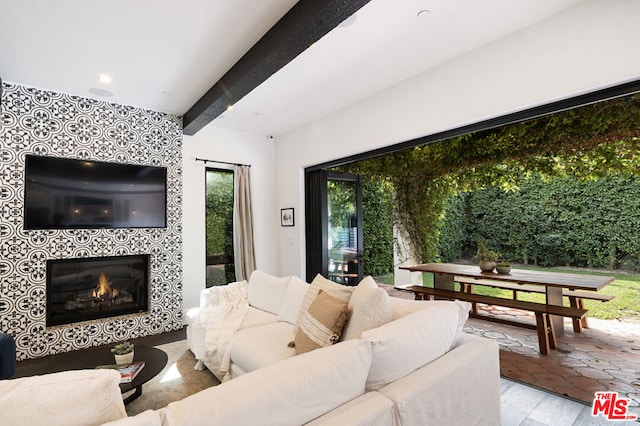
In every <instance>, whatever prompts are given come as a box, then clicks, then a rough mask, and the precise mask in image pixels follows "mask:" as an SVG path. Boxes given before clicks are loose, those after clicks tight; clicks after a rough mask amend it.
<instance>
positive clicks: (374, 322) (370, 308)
mask: <svg viewBox="0 0 640 426" xmlns="http://www.w3.org/2000/svg"><path fill="white" fill-rule="evenodd" d="M349 308H350V309H351V317H350V318H349V321H348V322H347V324H346V325H345V327H344V331H343V333H342V339H343V340H351V339H359V338H360V335H361V334H362V332H363V331H367V330H370V329H372V328H376V327H379V326H381V325H383V324H386V323H388V322H389V321H391V301H390V300H389V295H388V294H387V292H386V291H385V290H384V289H382V288H380V287H378V284H376V282H375V281H374V280H373V278H371V277H365V278H364V279H363V280H362V281H360V283H359V284H358V286H357V287H356V289H355V290H354V292H353V294H352V295H351V298H350V299H349Z"/></svg>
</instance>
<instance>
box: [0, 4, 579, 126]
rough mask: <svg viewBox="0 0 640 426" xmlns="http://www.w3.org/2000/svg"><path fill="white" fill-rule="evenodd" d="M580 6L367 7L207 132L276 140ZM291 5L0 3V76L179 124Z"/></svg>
mask: <svg viewBox="0 0 640 426" xmlns="http://www.w3.org/2000/svg"><path fill="white" fill-rule="evenodd" d="M580 1H581V0H527V1H525V0H483V1H478V0H446V1H445V0H403V1H397V0H371V2H370V3H369V4H367V5H366V6H365V7H363V8H362V9H361V10H360V11H359V12H358V13H357V16H356V20H355V22H353V23H352V24H351V25H348V26H343V27H338V28H336V29H334V30H333V31H332V32H330V33H329V34H328V35H326V36H325V37H324V38H323V39H321V40H320V41H318V42H317V43H315V44H314V45H313V46H311V47H310V48H309V49H308V50H307V51H306V52H304V53H303V54H301V55H300V56H298V57H297V58H296V59H295V60H294V61H293V62H291V63H290V64H289V65H287V66H286V67H284V68H283V69H282V70H280V71H279V72H278V73H276V74H275V75H273V76H272V77H271V78H269V79H268V80H267V81H266V82H264V83H263V84H262V85H260V86H259V87H258V88H257V89H255V90H254V91H253V92H251V93H250V94H249V95H247V96H246V97H245V98H243V99H242V100H240V101H239V102H237V103H236V104H235V105H234V107H233V109H232V110H230V111H227V112H225V113H224V114H223V115H222V116H221V117H219V118H217V119H216V120H215V121H214V122H213V123H212V125H216V126H221V127H227V128H231V129H236V130H241V131H246V132H252V133H259V134H265V135H278V134H283V133H286V132H288V131H290V130H293V129H295V128H297V127H300V126H302V125H304V124H307V123H310V122H312V121H313V120H315V119H317V118H320V117H323V116H325V115H327V114H329V113H331V112H334V111H336V110H338V109H340V108H343V107H345V106H347V105H349V104H352V103H354V102H356V101H358V100H360V99H363V98H366V97H367V96H370V95H372V94H374V93H376V92H379V91H381V90H383V89H385V88H388V87H390V86H392V85H394V84H397V83H399V82H400V81H403V80H405V79H407V78H409V77H411V76H414V75H416V74H419V73H421V72H424V71H425V70H427V69H429V68H432V67H435V66H437V65H439V64H441V63H443V62H446V61H448V60H450V59H452V58H454V57H456V56H459V55H462V54H464V53H465V52H469V51H471V50H474V49H476V48H478V47H480V46H482V45H484V44H487V43H489V42H492V41H494V40H497V39H499V38H501V37H505V36H507V35H508V34H510V33H513V32H515V31H517V30H519V29H522V28H525V27H527V26H529V25H532V24H534V23H536V22H538V21H540V20H543V19H545V18H548V17H550V16H551V15H553V14H556V13H558V12H560V11H561V10H563V9H565V8H567V7H570V6H572V5H574V4H576V3H579V2H580ZM295 3H296V1H294V0H260V1H256V0H135V1H131V0H109V1H105V2H96V1H90V0H56V1H51V0H20V1H15V0H0V77H1V78H2V79H3V80H4V81H8V82H14V83H20V84H24V85H28V86H35V87H40V88H44V89H49V90H54V91H60V92H65V93H71V94H75V95H79V96H84V97H95V98H97V99H104V100H108V101H110V102H116V103H122V104H127V105H134V106H139V107H143V108H148V109H152V110H158V111H165V112H170V113H174V114H178V115H182V114H184V113H185V112H186V111H187V110H188V109H189V108H190V107H191V106H192V105H193V104H194V103H195V102H196V101H197V100H198V99H199V98H200V97H201V96H202V95H203V94H204V93H205V92H206V91H207V90H208V89H209V88H210V87H211V86H213V85H214V83H215V82H216V81H217V80H218V79H219V78H220V77H221V76H222V75H223V74H224V73H225V72H226V71H227V70H228V69H229V68H230V67H231V66H232V65H233V64H234V63H235V62H236V61H237V60H238V59H240V57H242V55H243V54H244V53H245V52H246V51H247V50H248V49H249V48H250V47H251V46H252V45H253V44H254V43H255V42H256V41H258V40H259V39H260V37H261V36H262V35H263V34H264V33H265V32H266V31H268V30H269V28H270V27H271V26H272V25H273V24H275V23H276V22H277V21H278V20H279V19H280V18H281V17H282V16H283V15H284V14H285V13H286V12H287V11H288V10H289V9H290V8H291V7H292V6H293V5H294V4H295ZM420 11H425V12H423V13H422V14H420V17H418V14H419V12H420ZM100 74H108V75H110V76H111V77H112V79H113V80H112V82H111V83H102V82H100V81H98V79H97V76H98V75H100ZM90 88H99V89H105V90H109V91H110V92H112V93H113V96H112V97H107V98H104V97H103V98H100V97H96V96H95V95H93V94H92V93H90V92H89V89H90Z"/></svg>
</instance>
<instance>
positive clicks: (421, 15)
mask: <svg viewBox="0 0 640 426" xmlns="http://www.w3.org/2000/svg"><path fill="white" fill-rule="evenodd" d="M430 13H431V11H430V10H427V9H424V10H421V11H420V12H418V15H417V16H418V18H425V17H427V16H429V14H430Z"/></svg>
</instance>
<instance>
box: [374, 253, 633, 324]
mask: <svg viewBox="0 0 640 426" xmlns="http://www.w3.org/2000/svg"><path fill="white" fill-rule="evenodd" d="M515 268H517V269H528V270H535V271H555V272H563V273H569V274H587V275H589V274H591V275H608V276H613V277H615V281H613V282H612V283H611V284H609V285H608V286H606V287H605V288H604V289H602V290H601V291H602V293H605V294H612V295H614V296H615V298H614V299H613V300H611V301H610V302H598V301H595V300H585V301H584V304H585V308H586V309H588V310H589V314H588V316H589V317H590V318H600V319H609V320H611V319H617V320H621V321H629V322H640V274H638V273H620V272H616V271H613V272H611V271H597V272H592V271H582V270H576V269H570V268H567V269H565V268H538V267H530V266H524V265H516V266H515ZM375 279H376V281H377V282H379V283H383V284H393V274H387V275H383V276H382V277H375ZM422 279H423V282H424V285H426V286H428V287H433V276H432V275H431V274H428V273H427V274H423V278H422ZM474 291H475V292H476V293H478V294H486V295H491V296H500V297H506V298H509V299H510V298H511V297H512V292H511V291H510V290H499V289H494V288H490V287H483V286H475V288H474ZM518 299H520V300H528V301H532V302H544V295H542V294H533V293H524V292H521V293H518ZM564 301H565V305H566V306H569V300H568V299H567V298H566V297H565V298H564Z"/></svg>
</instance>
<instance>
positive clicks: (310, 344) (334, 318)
mask: <svg viewBox="0 0 640 426" xmlns="http://www.w3.org/2000/svg"><path fill="white" fill-rule="evenodd" d="M348 319H349V306H348V304H347V303H346V302H343V301H340V300H338V299H336V298H335V297H333V296H331V295H330V294H329V293H327V292H325V291H323V290H320V291H319V292H318V295H317V296H316V298H315V299H314V300H313V302H312V303H311V306H309V309H308V310H307V312H306V313H305V315H304V316H303V317H302V320H301V321H300V324H299V327H298V331H297V332H296V337H295V348H296V352H297V353H298V354H302V353H305V352H309V351H312V350H314V349H318V348H323V347H325V346H330V345H332V344H334V343H336V342H337V341H338V339H339V338H340V334H341V333H342V328H343V327H344V324H345V322H347V320H348Z"/></svg>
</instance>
